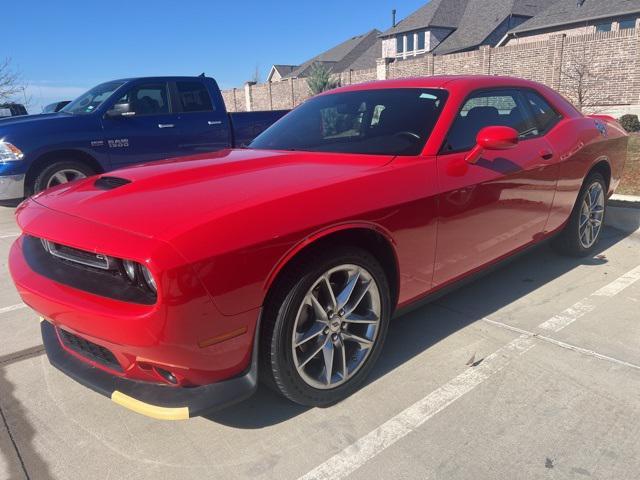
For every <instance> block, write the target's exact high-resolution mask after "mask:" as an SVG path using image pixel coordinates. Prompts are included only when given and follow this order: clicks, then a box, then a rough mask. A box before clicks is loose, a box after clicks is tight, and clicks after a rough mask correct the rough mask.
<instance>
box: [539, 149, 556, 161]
mask: <svg viewBox="0 0 640 480" xmlns="http://www.w3.org/2000/svg"><path fill="white" fill-rule="evenodd" d="M540 156H541V157H542V159H543V160H551V159H552V158H553V152H552V151H551V150H547V149H543V150H540Z"/></svg>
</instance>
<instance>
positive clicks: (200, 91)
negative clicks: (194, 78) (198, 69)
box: [176, 82, 215, 112]
mask: <svg viewBox="0 0 640 480" xmlns="http://www.w3.org/2000/svg"><path fill="white" fill-rule="evenodd" d="M176 88H177V90H178V98H179V99H180V105H181V106H182V111H183V112H213V111H214V110H215V109H214V108H213V104H212V102H211V96H210V95H209V92H208V91H207V87H205V86H204V85H203V84H202V83H201V82H176Z"/></svg>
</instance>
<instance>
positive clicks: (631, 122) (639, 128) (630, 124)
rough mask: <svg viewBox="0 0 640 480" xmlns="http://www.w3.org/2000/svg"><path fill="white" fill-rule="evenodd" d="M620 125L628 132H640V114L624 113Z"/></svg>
mask: <svg viewBox="0 0 640 480" xmlns="http://www.w3.org/2000/svg"><path fill="white" fill-rule="evenodd" d="M620 125H622V128H624V129H625V130H626V131H627V132H640V120H638V115H631V114H627V115H623V116H622V117H620Z"/></svg>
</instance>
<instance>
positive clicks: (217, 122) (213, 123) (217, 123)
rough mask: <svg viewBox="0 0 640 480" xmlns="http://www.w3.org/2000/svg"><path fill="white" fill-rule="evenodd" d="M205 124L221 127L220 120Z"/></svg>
mask: <svg viewBox="0 0 640 480" xmlns="http://www.w3.org/2000/svg"><path fill="white" fill-rule="evenodd" d="M207 123H208V124H209V125H222V120H209V121H208V122H207Z"/></svg>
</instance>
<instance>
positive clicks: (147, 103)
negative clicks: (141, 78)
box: [116, 82, 169, 115]
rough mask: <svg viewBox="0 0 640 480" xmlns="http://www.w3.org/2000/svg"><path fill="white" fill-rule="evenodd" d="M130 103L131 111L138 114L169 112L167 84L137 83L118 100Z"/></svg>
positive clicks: (121, 102) (122, 102)
mask: <svg viewBox="0 0 640 480" xmlns="http://www.w3.org/2000/svg"><path fill="white" fill-rule="evenodd" d="M116 103H120V104H126V103H128V104H129V111H130V112H133V113H135V114H136V115H162V114H165V113H169V95H168V93H167V84H166V83H164V82H162V83H144V84H141V85H136V86H135V87H133V88H131V90H129V91H128V92H127V93H125V94H124V95H123V96H122V97H120V99H119V100H118V101H117V102H116Z"/></svg>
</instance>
